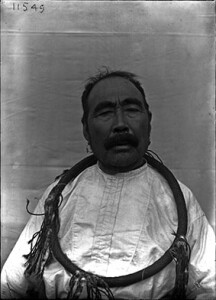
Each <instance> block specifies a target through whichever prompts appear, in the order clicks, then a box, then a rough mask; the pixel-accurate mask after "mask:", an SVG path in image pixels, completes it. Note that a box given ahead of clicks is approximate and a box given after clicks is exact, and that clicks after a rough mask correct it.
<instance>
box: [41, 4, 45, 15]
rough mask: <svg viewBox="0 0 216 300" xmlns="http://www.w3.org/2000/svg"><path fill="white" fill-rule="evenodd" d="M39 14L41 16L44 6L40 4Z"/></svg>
mask: <svg viewBox="0 0 216 300" xmlns="http://www.w3.org/2000/svg"><path fill="white" fill-rule="evenodd" d="M40 10H41V11H40V13H41V14H42V12H43V11H44V5H43V4H42V5H41V6H40Z"/></svg>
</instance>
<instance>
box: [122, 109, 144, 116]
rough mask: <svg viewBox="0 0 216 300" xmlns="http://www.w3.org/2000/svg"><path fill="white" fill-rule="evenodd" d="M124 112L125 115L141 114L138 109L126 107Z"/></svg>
mask: <svg viewBox="0 0 216 300" xmlns="http://www.w3.org/2000/svg"><path fill="white" fill-rule="evenodd" d="M125 112H126V113H127V114H131V115H133V114H137V113H139V112H141V110H140V108H138V107H128V108H126V109H125Z"/></svg>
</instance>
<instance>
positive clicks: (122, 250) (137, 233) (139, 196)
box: [2, 164, 215, 299]
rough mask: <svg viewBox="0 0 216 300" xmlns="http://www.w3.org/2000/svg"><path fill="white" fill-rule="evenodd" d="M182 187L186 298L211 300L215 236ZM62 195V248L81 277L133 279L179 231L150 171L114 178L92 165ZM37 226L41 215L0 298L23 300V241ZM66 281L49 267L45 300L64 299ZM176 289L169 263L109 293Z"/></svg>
mask: <svg viewBox="0 0 216 300" xmlns="http://www.w3.org/2000/svg"><path fill="white" fill-rule="evenodd" d="M56 183H57V182H55V183H53V184H52V185H51V186H50V187H49V188H48V189H47V191H46V192H45V193H44V195H43V197H42V199H41V200H40V202H39V204H38V206H37V208H36V211H35V212H36V213H42V212H43V211H44V208H43V205H44V201H45V199H46V197H47V195H48V193H49V191H50V190H51V189H52V187H53V186H54V185H55V184H56ZM180 186H181V189H182V191H183V194H184V196H185V200H186V205H187V210H188V232H187V240H188V242H189V244H190V247H191V251H192V254H191V255H192V256H191V260H190V266H189V285H188V296H190V297H194V296H196V295H199V294H203V293H213V292H214V289H215V278H214V260H215V255H214V245H215V244H214V242H215V235H214V232H213V230H212V228H211V227H210V225H209V224H208V222H207V219H206V217H205V216H204V213H203V211H202V210H201V208H200V206H199V204H198V202H197V201H196V199H195V198H194V196H193V194H192V193H191V191H190V190H189V189H188V188H187V187H186V186H185V185H183V184H181V183H180ZM62 195H63V202H62V204H61V206H60V208H59V211H60V222H61V227H60V231H59V240H60V244H61V247H62V249H63V251H64V253H66V254H67V256H68V257H69V258H70V259H71V260H72V261H73V262H74V263H76V264H77V265H78V266H79V267H80V268H82V269H84V270H85V271H90V272H92V273H96V274H97V275H103V276H120V275H127V274H130V273H133V272H135V271H138V270H141V269H143V268H145V267H147V266H149V265H151V264H152V263H153V262H154V261H156V260H157V259H159V258H160V257H161V256H162V255H163V254H164V252H165V251H166V250H167V249H168V248H169V247H170V245H171V243H172V242H173V240H174V236H173V235H172V233H173V232H176V229H177V224H178V220H177V219H178V218H177V211H176V204H175V200H174V199H173V196H172V192H171V190H170V188H169V186H168V184H167V182H166V180H165V179H164V178H163V177H162V176H161V175H160V174H158V173H157V172H156V171H155V170H154V169H153V168H152V167H150V166H149V165H147V164H145V165H144V166H142V167H141V168H139V169H136V170H133V171H130V172H127V173H118V174H116V175H108V174H105V173H104V172H103V171H101V169H100V168H99V166H98V165H94V166H92V167H90V168H88V169H86V170H85V171H84V172H82V173H81V174H80V175H79V176H78V177H77V178H76V179H75V180H74V181H73V182H70V183H69V184H68V185H67V186H66V187H65V188H64V190H63V193H62ZM42 220H43V217H41V216H32V217H31V218H30V220H29V222H28V224H27V225H26V227H25V229H24V230H23V232H22V234H21V236H20V238H19V240H18V242H17V244H16V245H15V247H14V249H13V251H12V252H11V254H10V256H9V258H8V260H7V261H6V263H5V265H4V267H3V270H2V298H14V297H17V298H18V297H24V295H25V291H26V287H27V283H26V280H25V278H24V276H23V272H24V262H25V259H24V258H23V257H22V255H23V254H27V253H29V250H30V246H29V244H27V242H28V241H29V240H30V239H31V237H32V235H33V233H35V232H36V231H38V230H39V229H40V226H41V223H42ZM70 277H71V275H70V274H69V273H68V272H67V271H65V269H64V268H63V267H62V266H61V265H60V264H59V263H58V262H57V261H54V262H53V263H52V264H51V265H49V266H48V267H47V268H46V269H45V271H44V282H45V288H46V296H47V297H48V298H52V299H53V298H57V297H58V298H65V297H66V296H67V293H68V290H69V280H70ZM174 284H175V262H174V261H173V262H171V263H170V264H169V265H168V266H167V267H166V268H164V269H163V270H162V271H161V272H159V273H158V274H156V275H154V276H152V277H150V278H148V279H145V280H143V281H141V282H138V283H136V284H133V285H130V286H127V287H120V288H112V292H113V294H114V296H115V298H122V299H158V298H160V297H162V296H163V295H165V294H166V293H167V292H169V291H170V290H171V289H173V287H174ZM8 285H9V286H10V290H9V289H8ZM13 291H14V292H13ZM15 291H16V292H15ZM83 295H84V294H83ZM201 299H202V298H201Z"/></svg>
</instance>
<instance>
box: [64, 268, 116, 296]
mask: <svg viewBox="0 0 216 300" xmlns="http://www.w3.org/2000/svg"><path fill="white" fill-rule="evenodd" d="M84 287H86V291H87V299H90V300H94V299H98V300H100V299H103V298H102V296H103V295H105V296H106V299H109V300H113V299H114V296H113V294H112V292H111V290H110V288H109V286H108V285H107V283H106V282H105V281H104V280H102V279H101V278H100V277H99V276H96V275H94V274H89V273H85V272H81V271H76V273H75V274H74V275H72V277H71V280H70V283H69V288H70V290H69V292H68V295H67V299H79V297H80V295H81V293H82V291H83V289H84Z"/></svg>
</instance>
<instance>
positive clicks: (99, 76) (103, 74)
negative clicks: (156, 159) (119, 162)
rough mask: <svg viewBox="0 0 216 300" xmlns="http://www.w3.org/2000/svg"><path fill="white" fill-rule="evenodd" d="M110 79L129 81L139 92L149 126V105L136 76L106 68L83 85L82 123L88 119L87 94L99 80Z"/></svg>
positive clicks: (150, 115) (150, 116)
mask: <svg viewBox="0 0 216 300" xmlns="http://www.w3.org/2000/svg"><path fill="white" fill-rule="evenodd" d="M110 77H122V78H125V79H127V80H129V81H130V82H132V83H133V84H134V85H135V87H136V88H137V89H138V90H139V91H140V93H141V94H142V96H143V101H144V105H145V108H146V109H147V112H148V115H149V125H150V122H151V118H152V113H151V112H150V110H149V105H148V103H147V102H146V97H145V92H144V90H143V88H142V86H141V83H140V82H139V81H138V80H137V79H136V78H137V76H136V75H135V74H133V73H131V72H126V71H120V70H117V71H110V70H109V69H108V68H107V67H105V70H104V71H101V70H100V71H99V72H98V74H96V75H95V76H92V77H90V78H89V79H88V80H87V84H86V85H85V89H84V92H83V94H82V107H83V116H82V123H86V124H87V118H88V97H89V94H90V92H91V90H92V89H93V87H94V86H95V85H96V84H97V83H98V82H99V81H101V80H103V79H106V78H110Z"/></svg>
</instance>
